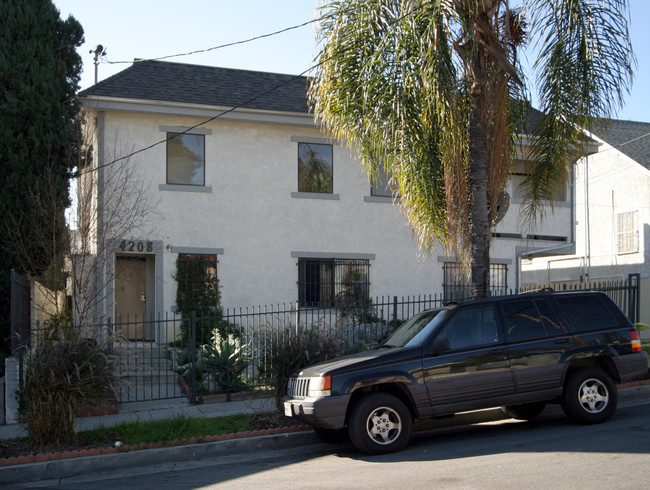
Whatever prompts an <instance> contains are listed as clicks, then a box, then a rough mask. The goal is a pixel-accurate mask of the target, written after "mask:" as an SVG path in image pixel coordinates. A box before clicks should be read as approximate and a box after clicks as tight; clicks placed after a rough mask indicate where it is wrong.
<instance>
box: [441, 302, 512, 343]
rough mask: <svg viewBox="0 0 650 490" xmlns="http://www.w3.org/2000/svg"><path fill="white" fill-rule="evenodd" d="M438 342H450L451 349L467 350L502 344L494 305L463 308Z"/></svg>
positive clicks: (446, 326)
mask: <svg viewBox="0 0 650 490" xmlns="http://www.w3.org/2000/svg"><path fill="white" fill-rule="evenodd" d="M436 341H437V342H445V341H446V342H448V343H449V349H451V350H457V349H466V348H469V347H478V346H482V345H490V344H496V343H499V342H500V337H499V329H498V327H497V321H496V316H495V314H494V307H493V306H492V305H486V306H479V307H475V308H462V309H459V310H458V311H457V312H456V314H455V315H454V316H453V317H452V318H451V319H450V320H449V322H447V325H445V326H444V328H443V330H442V332H440V334H439V335H438V337H437V339H436Z"/></svg>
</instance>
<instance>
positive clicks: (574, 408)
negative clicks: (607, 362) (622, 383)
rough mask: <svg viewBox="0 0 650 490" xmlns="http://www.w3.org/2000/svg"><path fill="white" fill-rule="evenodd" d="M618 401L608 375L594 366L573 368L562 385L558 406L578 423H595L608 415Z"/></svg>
mask: <svg viewBox="0 0 650 490" xmlns="http://www.w3.org/2000/svg"><path fill="white" fill-rule="evenodd" d="M617 402H618V393H617V391H616V385H614V382H613V381H612V378H611V377H610V376H609V375H608V374H607V373H605V372H604V371H603V370H601V369H598V368H581V369H578V370H577V371H575V372H574V373H573V374H572V375H571V377H570V378H569V380H568V381H567V383H566V386H565V387H564V393H563V394H562V409H563V410H564V413H565V414H566V415H567V416H568V417H569V418H571V419H573V420H574V421H576V422H578V423H580V424H597V423H599V422H604V421H606V420H607V419H609V418H610V417H611V416H612V414H613V413H614V410H616V404H617Z"/></svg>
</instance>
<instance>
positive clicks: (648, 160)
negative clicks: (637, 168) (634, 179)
mask: <svg viewBox="0 0 650 490" xmlns="http://www.w3.org/2000/svg"><path fill="white" fill-rule="evenodd" d="M605 123H606V124H605V126H604V128H603V129H596V130H594V133H595V134H596V135H597V136H598V137H599V138H601V139H603V140H605V141H606V142H607V143H609V144H610V145H612V146H613V147H615V148H616V149H617V150H619V151H621V152H622V153H625V154H626V155H627V156H628V157H630V158H631V159H633V160H635V161H636V162H638V163H639V164H641V165H643V166H644V167H645V168H647V169H650V123H646V122H637V121H621V120H618V119H609V120H607V121H605Z"/></svg>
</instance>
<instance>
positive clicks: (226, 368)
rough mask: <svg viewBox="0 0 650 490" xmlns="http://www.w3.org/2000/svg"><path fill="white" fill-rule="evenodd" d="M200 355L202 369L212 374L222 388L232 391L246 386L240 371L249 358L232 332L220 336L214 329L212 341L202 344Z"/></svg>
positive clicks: (244, 347)
mask: <svg viewBox="0 0 650 490" xmlns="http://www.w3.org/2000/svg"><path fill="white" fill-rule="evenodd" d="M200 355H201V357H202V365H201V367H202V369H203V371H205V372H206V373H208V375H212V376H214V378H215V379H216V381H217V383H218V384H219V386H220V388H221V389H222V390H224V391H226V392H227V393H232V392H233V391H237V390H239V389H243V388H244V387H245V386H246V383H245V382H244V381H243V380H242V379H241V373H242V371H243V370H244V369H246V366H247V365H248V362H249V361H250V358H249V357H248V356H247V355H246V345H242V344H241V340H240V339H239V338H237V337H235V336H234V335H233V334H229V335H228V336H222V335H221V334H220V332H219V330H214V332H213V336H212V342H210V343H209V344H205V345H203V346H202V351H201V354H200Z"/></svg>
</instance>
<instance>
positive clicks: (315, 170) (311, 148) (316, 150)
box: [298, 143, 334, 194]
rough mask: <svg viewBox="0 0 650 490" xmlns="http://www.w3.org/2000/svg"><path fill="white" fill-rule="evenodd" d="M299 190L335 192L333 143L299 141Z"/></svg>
mask: <svg viewBox="0 0 650 490" xmlns="http://www.w3.org/2000/svg"><path fill="white" fill-rule="evenodd" d="M298 192H319V193H326V194H331V193H333V192H334V164H333V156H332V145H325V144H320V143H298Z"/></svg>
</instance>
